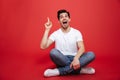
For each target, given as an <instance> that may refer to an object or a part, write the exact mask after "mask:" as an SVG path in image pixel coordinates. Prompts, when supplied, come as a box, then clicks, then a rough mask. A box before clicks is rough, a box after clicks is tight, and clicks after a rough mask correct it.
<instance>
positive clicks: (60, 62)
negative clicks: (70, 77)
mask: <svg viewBox="0 0 120 80" xmlns="http://www.w3.org/2000/svg"><path fill="white" fill-rule="evenodd" d="M50 57H51V59H52V61H53V62H54V63H55V64H56V66H57V68H58V70H59V72H60V75H66V74H79V73H80V70H81V68H82V67H84V66H86V65H87V64H89V63H90V62H91V61H93V60H94V59H95V55H94V53H93V52H86V53H84V54H82V55H81V57H80V58H79V61H80V68H79V69H77V70H74V69H73V68H70V64H71V62H72V61H73V58H74V56H71V55H63V54H62V53H61V52H60V51H59V50H57V49H52V50H51V52H50Z"/></svg>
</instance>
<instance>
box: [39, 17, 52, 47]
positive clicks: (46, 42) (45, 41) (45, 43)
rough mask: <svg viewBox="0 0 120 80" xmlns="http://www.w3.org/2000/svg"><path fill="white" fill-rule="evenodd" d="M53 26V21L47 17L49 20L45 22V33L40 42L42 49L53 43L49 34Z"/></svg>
mask: <svg viewBox="0 0 120 80" xmlns="http://www.w3.org/2000/svg"><path fill="white" fill-rule="evenodd" d="M51 27H52V22H51V21H50V19H49V18H47V22H46V23H45V31H44V35H43V38H42V40H41V43H40V48H41V49H46V48H48V47H49V46H50V45H51V44H52V43H53V41H52V40H50V39H48V35H49V32H50V29H51Z"/></svg>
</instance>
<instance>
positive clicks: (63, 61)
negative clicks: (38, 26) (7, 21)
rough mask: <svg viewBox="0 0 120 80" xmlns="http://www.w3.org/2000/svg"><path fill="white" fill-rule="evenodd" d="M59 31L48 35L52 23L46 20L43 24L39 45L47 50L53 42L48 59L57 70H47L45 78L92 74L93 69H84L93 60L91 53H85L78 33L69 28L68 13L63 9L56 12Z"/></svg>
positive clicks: (93, 56)
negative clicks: (43, 29) (43, 30)
mask: <svg viewBox="0 0 120 80" xmlns="http://www.w3.org/2000/svg"><path fill="white" fill-rule="evenodd" d="M57 18H58V20H59V22H60V26H61V27H60V29H58V30H57V31H55V32H53V33H52V34H51V35H50V36H49V37H48V34H49V32H50V29H51V28H52V22H51V21H50V19H49V18H48V21H47V22H46V23H45V32H44V35H43V38H42V41H41V44H40V47H41V48H42V49H46V48H48V47H49V46H50V45H51V44H52V43H53V42H55V48H54V49H52V50H51V52H50V57H51V59H52V61H53V62H54V63H55V64H56V66H57V68H55V69H47V70H46V71H45V72H44V76H45V77H51V76H58V75H67V74H80V73H81V74H94V73H95V69H94V68H91V67H85V66H86V65H87V64H89V63H90V62H91V61H93V60H94V58H95V55H94V53H93V52H85V48H84V42H83V38H82V34H81V32H80V31H78V30H76V29H74V28H72V27H71V26H70V24H69V23H70V21H71V19H70V13H69V12H68V11H66V10H64V9H62V10H59V11H58V12H57Z"/></svg>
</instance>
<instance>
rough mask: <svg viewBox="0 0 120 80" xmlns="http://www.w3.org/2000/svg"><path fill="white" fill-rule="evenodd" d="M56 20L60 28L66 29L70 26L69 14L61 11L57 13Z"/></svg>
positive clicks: (63, 10)
mask: <svg viewBox="0 0 120 80" xmlns="http://www.w3.org/2000/svg"><path fill="white" fill-rule="evenodd" d="M57 18H58V20H59V22H60V24H61V26H62V28H64V29H67V28H68V27H69V26H70V25H69V22H70V13H69V12H68V11H67V10H65V9H61V10H59V11H58V12H57Z"/></svg>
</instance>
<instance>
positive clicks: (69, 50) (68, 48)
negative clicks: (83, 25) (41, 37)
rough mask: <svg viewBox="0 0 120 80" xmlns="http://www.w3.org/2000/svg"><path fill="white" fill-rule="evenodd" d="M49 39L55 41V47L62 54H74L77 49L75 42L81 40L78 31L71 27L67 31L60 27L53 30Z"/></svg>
mask: <svg viewBox="0 0 120 80" xmlns="http://www.w3.org/2000/svg"><path fill="white" fill-rule="evenodd" d="M49 39H51V40H52V41H55V48H56V49H58V50H59V51H60V52H62V53H63V54H64V55H73V56H75V55H76V54H77V51H78V47H77V42H78V41H83V38H82V34H81V32H80V31H78V30H76V29H74V28H71V29H70V31H69V32H68V33H63V32H62V30H61V29H58V30H57V31H55V32H53V33H52V34H51V35H50V37H49Z"/></svg>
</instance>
